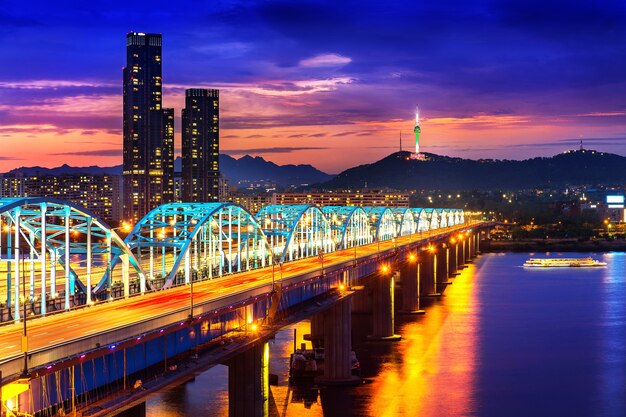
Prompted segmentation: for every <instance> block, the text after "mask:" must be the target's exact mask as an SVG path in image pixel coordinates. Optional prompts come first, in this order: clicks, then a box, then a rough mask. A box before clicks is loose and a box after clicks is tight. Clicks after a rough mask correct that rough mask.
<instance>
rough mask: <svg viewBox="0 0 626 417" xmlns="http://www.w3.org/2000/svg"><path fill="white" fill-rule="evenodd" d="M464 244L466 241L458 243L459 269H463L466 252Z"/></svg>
mask: <svg viewBox="0 0 626 417" xmlns="http://www.w3.org/2000/svg"><path fill="white" fill-rule="evenodd" d="M465 243H466V239H463V240H462V241H461V242H460V244H459V245H460V248H459V249H461V250H460V251H459V267H460V268H465V261H466V258H465V252H466V250H465Z"/></svg>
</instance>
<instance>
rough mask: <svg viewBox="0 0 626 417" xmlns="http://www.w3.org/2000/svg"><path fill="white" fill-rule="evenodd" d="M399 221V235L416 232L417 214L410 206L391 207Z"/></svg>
mask: <svg viewBox="0 0 626 417" xmlns="http://www.w3.org/2000/svg"><path fill="white" fill-rule="evenodd" d="M390 210H391V211H392V212H393V215H394V217H395V219H396V223H397V233H396V235H397V236H406V235H410V234H413V233H415V231H416V229H417V227H416V226H417V223H416V221H415V215H414V214H413V211H411V209H409V208H404V207H395V208H392V209H390Z"/></svg>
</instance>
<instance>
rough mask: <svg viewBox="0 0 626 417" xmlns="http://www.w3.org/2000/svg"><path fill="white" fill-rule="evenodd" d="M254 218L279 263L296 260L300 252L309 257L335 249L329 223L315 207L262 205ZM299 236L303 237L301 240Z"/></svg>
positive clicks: (303, 205) (308, 205) (305, 205)
mask: <svg viewBox="0 0 626 417" xmlns="http://www.w3.org/2000/svg"><path fill="white" fill-rule="evenodd" d="M255 217H256V220H257V221H258V222H259V224H260V225H261V227H262V228H263V231H264V232H265V234H266V235H267V236H268V237H269V242H270V247H271V248H272V253H273V254H274V256H278V257H279V261H280V262H284V261H286V260H293V259H298V258H299V257H300V256H299V255H300V253H302V254H303V256H311V255H318V254H319V253H320V251H324V252H329V251H331V250H333V249H334V244H333V242H332V239H331V229H330V223H329V222H328V220H327V218H326V216H325V215H324V213H323V212H322V211H321V210H320V209H319V208H318V207H316V206H313V205H310V204H293V205H282V204H274V205H269V206H265V207H263V208H262V209H261V210H259V212H258V213H257V214H256V216H255ZM301 236H304V237H306V239H303V240H302V241H301V239H300V237H301ZM296 237H298V239H296ZM294 253H295V254H296V256H295V258H294ZM287 258H289V259H287Z"/></svg>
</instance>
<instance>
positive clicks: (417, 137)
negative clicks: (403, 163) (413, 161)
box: [413, 106, 422, 155]
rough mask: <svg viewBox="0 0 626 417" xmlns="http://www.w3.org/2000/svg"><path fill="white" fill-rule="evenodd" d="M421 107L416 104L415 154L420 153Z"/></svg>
mask: <svg viewBox="0 0 626 417" xmlns="http://www.w3.org/2000/svg"><path fill="white" fill-rule="evenodd" d="M421 131H422V129H420V109H419V107H417V106H415V127H414V128H413V132H414V133H415V154H416V155H419V153H420V132H421Z"/></svg>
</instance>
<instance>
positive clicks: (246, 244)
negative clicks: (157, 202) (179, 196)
mask: <svg viewBox="0 0 626 417" xmlns="http://www.w3.org/2000/svg"><path fill="white" fill-rule="evenodd" d="M235 241H236V244H233V242H235ZM125 242H126V244H127V246H128V247H129V248H130V249H131V250H132V251H137V253H138V258H139V259H141V253H142V250H143V249H144V248H145V249H147V250H148V255H149V257H148V261H149V276H150V278H151V279H154V278H155V275H156V274H155V271H156V270H155V265H154V264H155V261H160V264H161V278H162V279H164V281H163V284H162V285H161V288H168V287H170V286H172V285H173V283H174V280H175V278H176V276H177V275H178V273H179V270H180V267H181V263H183V262H184V267H183V271H182V272H183V273H184V278H185V283H188V282H189V281H190V279H191V274H192V272H193V273H194V274H199V273H201V274H203V276H208V277H209V278H212V277H213V276H214V275H217V276H222V275H223V274H224V273H233V272H241V271H243V270H249V269H251V268H256V267H263V266H265V265H266V264H269V263H271V262H272V260H271V251H270V247H269V245H268V242H267V238H266V236H265V234H264V233H263V230H262V228H261V226H260V225H259V224H258V222H257V221H256V219H255V218H254V216H253V215H252V214H251V213H249V212H248V211H247V210H245V209H244V208H243V207H241V206H240V205H238V204H233V203H170V204H163V205H161V206H159V207H157V208H155V209H154V210H152V211H150V212H149V213H148V214H146V216H144V218H143V219H141V220H140V221H139V222H138V223H137V224H136V225H135V227H134V228H133V230H132V231H131V233H130V234H129V235H128V237H127V238H126V241H125ZM192 245H193V246H192ZM199 245H200V253H203V255H200V254H199V251H198V246H199ZM192 248H193V253H192ZM155 249H161V253H160V254H155ZM233 249H235V251H234V252H233ZM244 249H245V258H244ZM191 256H193V258H194V259H193V265H192V259H191ZM201 256H202V261H200V257H201ZM157 257H158V258H157ZM168 258H171V262H170V261H168ZM200 262H202V263H203V264H204V265H200ZM170 264H171V267H170Z"/></svg>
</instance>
